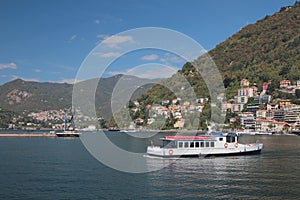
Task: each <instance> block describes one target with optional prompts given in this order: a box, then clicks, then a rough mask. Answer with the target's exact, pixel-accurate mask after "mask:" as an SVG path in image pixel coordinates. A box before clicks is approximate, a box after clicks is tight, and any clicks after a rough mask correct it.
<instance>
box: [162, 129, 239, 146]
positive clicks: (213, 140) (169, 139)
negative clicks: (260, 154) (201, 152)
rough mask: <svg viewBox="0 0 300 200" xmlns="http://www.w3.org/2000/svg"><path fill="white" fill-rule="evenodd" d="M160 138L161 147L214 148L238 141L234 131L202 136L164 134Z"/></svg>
mask: <svg viewBox="0 0 300 200" xmlns="http://www.w3.org/2000/svg"><path fill="white" fill-rule="evenodd" d="M161 139H162V141H163V145H162V148H165V149H175V148H178V149H189V148H192V149H194V148H215V147H218V146H222V147H223V146H224V145H225V146H228V144H230V143H233V144H235V143H237V142H238V137H237V135H236V134H235V133H227V134H226V135H223V134H222V133H219V132H214V133H212V134H211V135H203V136H166V137H165V138H161ZM226 148H227V147H226Z"/></svg>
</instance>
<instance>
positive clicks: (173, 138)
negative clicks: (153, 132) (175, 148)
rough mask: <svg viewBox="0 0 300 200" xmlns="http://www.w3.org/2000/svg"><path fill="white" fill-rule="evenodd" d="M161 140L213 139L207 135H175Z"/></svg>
mask: <svg viewBox="0 0 300 200" xmlns="http://www.w3.org/2000/svg"><path fill="white" fill-rule="evenodd" d="M162 139H163V140H187V141H190V140H212V139H214V137H212V136H209V135H204V136H186V135H175V136H166V137H165V138H162Z"/></svg>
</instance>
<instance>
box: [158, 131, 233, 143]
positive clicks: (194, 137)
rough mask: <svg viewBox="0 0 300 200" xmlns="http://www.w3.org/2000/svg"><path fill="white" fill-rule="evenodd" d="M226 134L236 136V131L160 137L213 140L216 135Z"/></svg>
mask: <svg viewBox="0 0 300 200" xmlns="http://www.w3.org/2000/svg"><path fill="white" fill-rule="evenodd" d="M226 136H233V137H235V136H237V135H236V133H232V132H230V133H226V134H223V133H221V132H212V133H210V135H196V136H189V135H174V136H171V135H169V136H166V137H165V138H161V139H162V140H187V141H191V140H214V139H215V138H216V137H226Z"/></svg>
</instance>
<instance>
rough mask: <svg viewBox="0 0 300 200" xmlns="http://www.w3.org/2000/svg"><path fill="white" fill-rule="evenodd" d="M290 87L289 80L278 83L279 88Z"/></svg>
mask: <svg viewBox="0 0 300 200" xmlns="http://www.w3.org/2000/svg"><path fill="white" fill-rule="evenodd" d="M290 85H291V81H290V80H282V81H280V86H279V87H280V88H286V87H288V86H290Z"/></svg>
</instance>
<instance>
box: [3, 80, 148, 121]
mask: <svg viewBox="0 0 300 200" xmlns="http://www.w3.org/2000/svg"><path fill="white" fill-rule="evenodd" d="M95 81H97V83H95V84H98V87H97V90H96V94H95V95H96V98H95V104H96V108H97V111H98V112H99V115H101V116H103V117H105V118H107V119H109V118H110V117H111V111H110V110H111V109H110V106H111V94H112V93H113V90H114V88H115V86H116V84H118V83H119V82H120V81H122V85H123V88H122V92H120V94H118V95H121V96H122V95H124V93H128V89H129V88H132V87H133V88H138V87H139V86H141V85H143V84H145V83H147V82H149V80H148V79H140V78H137V77H134V76H127V75H116V76H113V77H109V78H101V79H91V80H87V81H82V82H79V83H78V85H79V87H81V86H83V85H85V84H88V85H89V84H93V83H94V82H95ZM125 86H126V87H125ZM150 87H151V85H148V86H145V87H143V88H141V89H139V90H138V91H136V92H135V93H133V94H132V96H131V99H135V98H137V96H139V95H141V94H142V93H144V92H145V91H146V90H147V89H149V88H150ZM72 92H73V85H72V84H67V83H40V82H32V81H24V80H21V79H16V80H13V81H11V82H8V83H6V84H4V85H2V86H0V108H3V109H5V110H8V111H13V112H16V113H22V112H24V111H25V112H32V111H36V112H37V111H43V110H58V109H64V108H70V107H71V106H72ZM116 98H117V99H118V97H116Z"/></svg>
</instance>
